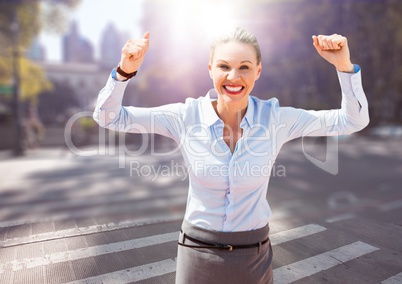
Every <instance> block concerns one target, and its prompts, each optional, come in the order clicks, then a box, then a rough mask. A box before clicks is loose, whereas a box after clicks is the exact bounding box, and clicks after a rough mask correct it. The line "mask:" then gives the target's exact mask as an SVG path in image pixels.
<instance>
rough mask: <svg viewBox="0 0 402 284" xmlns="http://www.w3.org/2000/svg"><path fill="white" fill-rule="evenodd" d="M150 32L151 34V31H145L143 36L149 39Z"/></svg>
mask: <svg viewBox="0 0 402 284" xmlns="http://www.w3.org/2000/svg"><path fill="white" fill-rule="evenodd" d="M150 34H151V33H150V32H145V33H144V36H143V38H144V39H149V35H150Z"/></svg>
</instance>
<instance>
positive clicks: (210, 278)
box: [94, 29, 369, 284]
mask: <svg viewBox="0 0 402 284" xmlns="http://www.w3.org/2000/svg"><path fill="white" fill-rule="evenodd" d="M148 45H149V33H148V32H147V33H145V35H144V37H143V38H142V39H138V40H131V41H128V42H127V43H126V44H125V46H124V47H123V49H122V56H121V61H120V63H119V66H118V67H117V70H116V69H114V70H113V71H112V75H111V77H110V78H109V80H108V82H107V84H106V87H105V88H104V89H103V90H102V91H101V92H100V94H99V98H98V103H97V106H96V110H95V113H94V119H95V120H96V121H97V122H98V123H99V125H101V126H103V127H108V128H111V129H113V130H119V131H128V132H134V133H139V132H141V133H144V132H153V133H158V134H161V135H165V136H167V137H170V138H172V139H174V140H175V141H176V142H177V143H178V144H179V145H180V150H181V152H182V155H183V157H184V160H185V162H186V165H187V167H188V168H189V169H190V170H189V192H188V201H187V208H186V213H185V216H184V220H183V224H182V230H181V233H180V237H179V247H178V257H177V271H176V283H208V284H211V283H273V274H272V265H271V262H272V250H271V245H270V241H269V238H268V233H269V218H270V216H271V210H270V207H269V204H268V202H267V199H266V193H267V187H268V182H269V176H270V172H271V168H272V166H273V162H274V161H275V159H276V156H277V154H278V151H279V150H280V148H281V147H282V145H283V144H284V143H286V142H287V141H289V140H292V139H294V138H297V137H301V136H328V135H341V134H349V133H352V132H355V131H359V130H361V129H363V128H364V127H365V126H366V125H367V124H368V122H369V118H368V109H367V101H366V98H365V95H364V92H363V88H362V85H361V79H360V68H359V67H358V66H357V65H353V64H352V63H351V61H350V55H349V49H348V44H347V39H346V38H345V37H343V36H340V35H336V34H334V35H331V36H322V35H319V36H313V45H314V47H315V48H316V50H317V52H318V53H319V54H320V55H321V56H322V57H323V58H324V59H326V60H327V61H328V62H330V63H331V64H333V65H334V66H335V68H336V69H337V72H338V77H339V81H340V84H341V89H342V108H341V109H339V110H328V111H307V110H302V109H295V108H290V107H280V106H279V103H278V100H277V99H276V98H272V99H270V100H260V99H258V98H256V97H254V96H250V93H251V91H252V90H253V87H254V83H255V81H256V80H257V79H258V78H259V76H260V74H261V70H262V67H261V52H260V48H259V46H258V43H257V40H256V38H255V36H254V35H253V34H251V33H249V32H247V31H245V30H243V29H236V30H235V31H233V32H231V33H229V34H227V35H225V36H222V37H220V38H219V39H218V40H217V41H216V42H215V43H214V44H213V45H212V47H211V53H210V61H209V65H208V69H209V73H210V76H211V78H212V81H213V85H214V89H212V90H210V91H209V92H208V94H207V95H206V96H204V97H200V98H198V99H193V98H188V99H187V100H186V102H185V103H176V104H169V105H164V106H160V107H155V108H137V107H122V106H121V101H122V97H123V92H124V89H125V87H126V85H127V79H128V78H131V77H133V76H134V75H135V74H136V72H137V70H138V69H139V67H140V66H141V64H142V62H143V60H144V57H145V54H146V51H147V49H148Z"/></svg>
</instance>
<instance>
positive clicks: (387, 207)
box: [378, 199, 402, 212]
mask: <svg viewBox="0 0 402 284" xmlns="http://www.w3.org/2000/svg"><path fill="white" fill-rule="evenodd" d="M398 208H402V199H399V200H395V201H391V202H388V203H385V204H382V205H380V206H378V211H380V212H386V211H391V210H394V209H398Z"/></svg>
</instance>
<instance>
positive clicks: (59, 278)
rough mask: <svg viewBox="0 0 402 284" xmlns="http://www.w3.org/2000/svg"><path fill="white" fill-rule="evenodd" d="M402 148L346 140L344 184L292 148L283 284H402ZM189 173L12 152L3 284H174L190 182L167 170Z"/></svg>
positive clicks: (133, 162)
mask: <svg viewBox="0 0 402 284" xmlns="http://www.w3.org/2000/svg"><path fill="white" fill-rule="evenodd" d="M304 143H305V144H304V150H305V151H306V152H308V153H313V152H314V153H318V155H319V153H321V152H322V153H324V152H325V143H322V141H321V142H320V141H316V140H313V139H312V140H306V141H304ZM401 145H402V140H401V138H395V139H390V138H388V139H387V138H381V139H380V138H376V139H373V138H367V137H354V136H352V137H351V138H350V139H348V140H346V139H345V140H339V172H338V174H337V175H332V174H329V173H327V172H325V171H323V170H322V169H320V168H318V167H317V166H315V165H313V164H312V163H311V162H310V161H308V159H307V158H306V156H305V152H304V151H303V148H302V143H301V140H297V141H294V142H290V143H288V144H286V145H285V146H284V147H283V149H282V150H281V154H280V155H279V158H278V159H277V162H276V166H275V168H274V173H273V177H272V178H271V182H270V188H269V190H268V201H269V203H270V205H271V208H272V211H273V217H272V220H271V223H270V227H271V242H272V245H273V250H274V264H273V265H274V275H275V276H274V277H275V284H280V283H299V284H304V283H305V284H307V283H342V284H344V283H357V284H358V283H373V284H374V283H384V284H390V283H402V241H401V240H402V218H401V216H402V187H401V184H402V147H401ZM159 152H163V151H159ZM182 162H183V161H182V159H181V156H180V153H174V154H172V155H170V156H165V157H158V156H155V155H150V154H143V155H141V156H139V157H128V156H127V157H125V158H124V161H123V162H122V160H121V157H120V158H119V157H118V155H97V156H92V157H82V156H77V155H75V154H73V153H71V152H70V151H69V150H68V149H65V148H57V147H53V148H38V149H36V150H29V151H28V152H27V154H26V156H22V157H17V158H16V157H13V156H12V154H11V151H2V152H0V173H1V179H0V180H1V181H0V283H7V284H8V283H10V284H17V283H174V278H175V258H176V253H177V252H176V251H177V239H178V231H179V229H180V224H181V221H182V218H183V215H184V210H185V204H186V200H187V186H188V181H187V177H186V173H185V171H184V170H183V171H180V168H178V169H176V170H177V171H175V174H172V173H173V172H170V174H169V175H168V174H167V173H165V174H164V172H163V170H167V169H172V168H173V167H175V166H176V165H180V164H182ZM119 164H120V167H119ZM156 168H159V169H160V170H161V171H159V172H152V169H156ZM275 171H276V172H275ZM176 173H177V174H176Z"/></svg>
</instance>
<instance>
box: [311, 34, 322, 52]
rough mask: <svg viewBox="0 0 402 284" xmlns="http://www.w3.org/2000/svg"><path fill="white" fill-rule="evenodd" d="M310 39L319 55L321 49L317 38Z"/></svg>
mask: <svg viewBox="0 0 402 284" xmlns="http://www.w3.org/2000/svg"><path fill="white" fill-rule="evenodd" d="M312 38H313V45H314V47H315V49H316V50H317V51H318V53H320V52H321V51H322V48H321V47H320V46H319V42H318V37H317V36H315V35H313V36H312Z"/></svg>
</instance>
